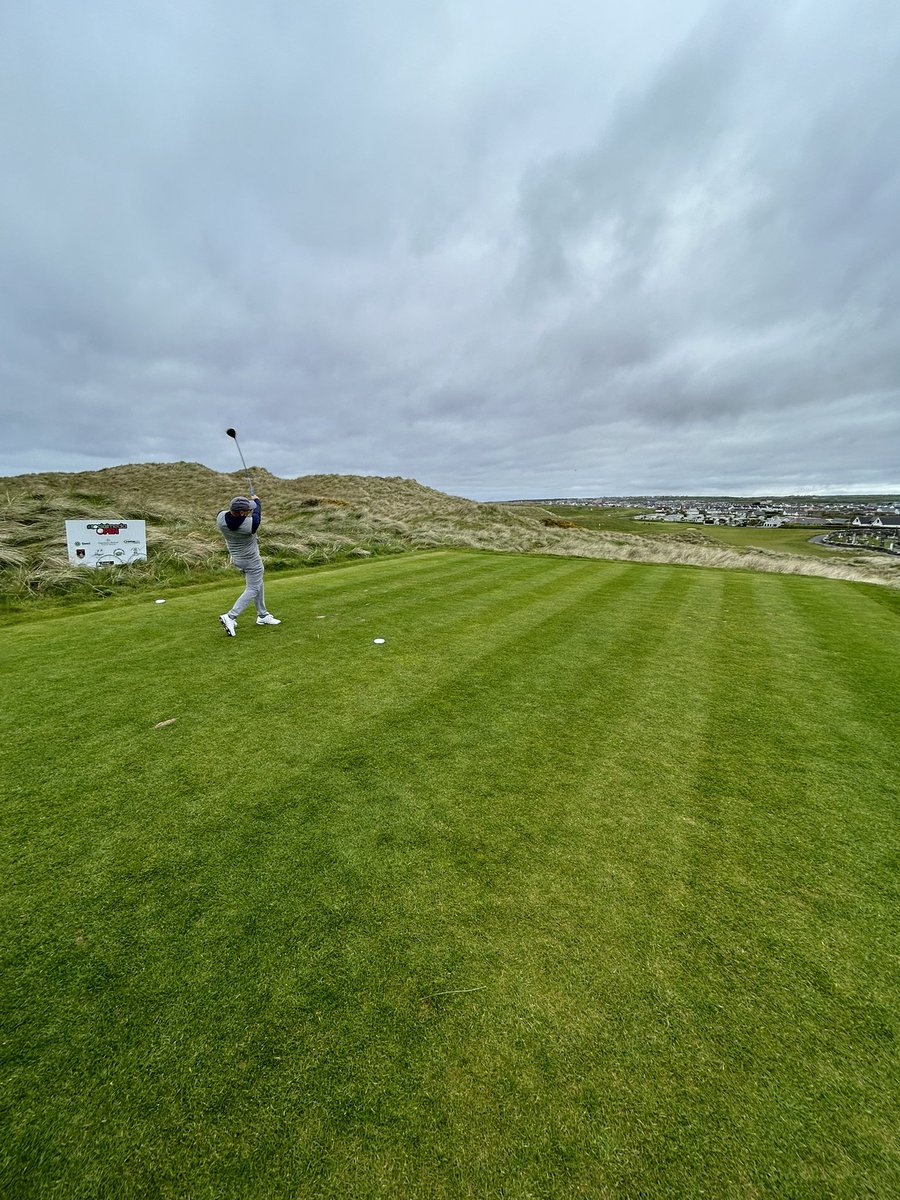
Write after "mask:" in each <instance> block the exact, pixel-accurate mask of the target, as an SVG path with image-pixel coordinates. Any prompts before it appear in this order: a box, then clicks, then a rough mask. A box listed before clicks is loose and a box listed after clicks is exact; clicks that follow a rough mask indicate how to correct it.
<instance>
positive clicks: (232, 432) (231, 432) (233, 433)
mask: <svg viewBox="0 0 900 1200" xmlns="http://www.w3.org/2000/svg"><path fill="white" fill-rule="evenodd" d="M225 432H226V433H227V434H228V436H229V437H233V438H234V440H235V441H237V430H236V429H226V430H225Z"/></svg>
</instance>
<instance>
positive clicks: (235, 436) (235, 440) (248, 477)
mask: <svg viewBox="0 0 900 1200" xmlns="http://www.w3.org/2000/svg"><path fill="white" fill-rule="evenodd" d="M234 444H235V445H236V446H237V452H238V454H240V455H241V463H242V465H243V467H244V470H245V471H247V464H246V463H245V462H244V455H243V454H242V453H241V443H240V442H239V441H238V440H237V434H235V435H234ZM247 486H248V487H249V488H250V495H251V496H252V495H253V480H252V479H251V478H250V472H249V471H247Z"/></svg>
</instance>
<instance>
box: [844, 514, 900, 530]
mask: <svg viewBox="0 0 900 1200" xmlns="http://www.w3.org/2000/svg"><path fill="white" fill-rule="evenodd" d="M850 524H851V525H852V526H853V527H854V528H855V529H900V513H892V512H881V513H873V514H872V515H871V516H866V517H860V516H855V517H854V518H853V520H852V521H851V522H850Z"/></svg>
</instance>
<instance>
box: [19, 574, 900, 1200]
mask: <svg viewBox="0 0 900 1200" xmlns="http://www.w3.org/2000/svg"><path fill="white" fill-rule="evenodd" d="M234 590H235V584H234V580H229V581H228V582H227V585H226V584H224V583H223V584H222V585H214V586H211V587H206V588H201V589H196V590H194V591H192V592H189V593H188V592H180V593H179V592H172V593H170V594H169V596H168V599H167V603H166V604H165V605H159V606H157V605H154V604H153V603H152V597H151V596H145V597H143V598H140V597H137V596H135V597H132V598H130V599H128V600H127V601H126V602H124V603H121V604H113V603H109V602H107V603H104V604H102V605H99V606H97V607H96V608H94V609H93V610H89V611H77V612H75V611H71V612H68V613H65V612H63V611H57V612H56V613H52V614H48V615H43V614H42V615H40V616H39V617H38V618H36V619H34V620H33V621H31V622H28V623H25V622H20V623H18V624H16V625H10V626H8V627H7V628H5V629H2V630H0V656H2V659H3V662H4V671H5V683H6V688H7V692H6V694H7V695H8V696H9V697H11V698H12V700H13V702H12V703H9V704H7V706H6V707H5V709H4V714H3V722H4V727H3V729H2V735H3V745H4V748H5V750H4V758H3V780H2V785H3V794H4V797H5V805H4V818H5V828H4V831H3V832H4V835H3V839H2V843H0V844H2V846H3V855H4V861H3V872H2V876H0V877H2V879H3V881H4V883H3V910H2V911H3V919H4V923H5V930H4V934H5V936H4V938H3V945H4V947H5V962H4V988H3V992H2V996H3V1006H4V1007H3V1018H4V1035H3V1054H4V1067H3V1101H4V1106H5V1107H4V1113H3V1121H4V1136H3V1137H2V1139H0V1193H2V1194H3V1195H9V1196H11V1197H17V1198H20V1197H21V1198H23V1200H27V1198H30V1197H41V1198H44V1197H60V1198H61V1197H65V1198H69V1197H72V1198H74V1197H78V1198H81V1197H85V1198H87V1197H90V1198H92V1200H95V1198H96V1200H101V1198H102V1200H106V1198H109V1200H112V1198H115V1200H130V1198H135V1200H136V1198H138V1197H141V1198H143V1197H149V1196H152V1197H159V1198H160V1200H163V1198H169V1197H172V1198H175V1197H179V1198H180V1197H186V1196H189V1197H192V1198H203V1200H213V1198H215V1200H229V1198H242V1200H243V1198H254V1200H256V1198H259V1200H262V1198H269V1197H281V1196H285V1197H287V1196H289V1197H291V1198H292V1200H303V1198H306V1197H315V1198H324V1197H346V1198H350V1200H357V1198H358V1200H368V1198H374V1197H391V1198H394V1197H422V1198H423V1200H424V1198H429V1200H430V1198H438V1200H465V1198H468V1197H472V1198H475V1197H478V1198H479V1200H480V1198H482V1197H515V1198H517V1200H525V1198H526V1197H541V1198H547V1200H551V1198H553V1200H556V1198H559V1197H565V1198H568V1197H573V1198H574V1197H579V1198H581V1197H589V1198H591V1200H594V1198H595V1197H596V1198H604V1197H610V1198H616V1200H618V1198H621V1197H625V1198H635V1200H637V1198H644V1197H657V1196H659V1197H670V1196H671V1197H675V1196H677V1197H698V1198H699V1197H715V1198H717V1200H718V1198H722V1200H727V1198H730V1197H735V1198H737V1197H741V1198H744V1197H810V1198H815V1200H820V1198H828V1197H846V1198H847V1200H851V1198H853V1200H856V1198H857V1197H861V1196H873V1197H887V1196H893V1195H897V1194H900V1157H898V1141H897V1137H898V1135H897V1131H898V1129H900V1086H898V1085H900V1073H898V1056H897V1044H898V1043H897V1035H898V1032H900V1030H898V1016H897V1014H898V1012H900V994H898V993H900V976H898V972H897V969H896V967H897V954H898V934H897V929H898V925H897V920H896V916H897V879H898V876H897V861H898V841H900V839H898V822H897V796H898V793H900V787H898V784H900V778H898V776H900V766H898V761H897V756H896V753H895V750H894V746H893V742H892V740H891V737H890V723H889V721H888V720H887V714H888V712H889V710H890V698H891V697H892V696H896V694H897V689H898V685H900V667H898V663H900V654H898V651H900V632H898V631H900V611H898V602H897V601H898V597H897V595H896V593H895V592H894V591H892V590H889V589H885V588H874V587H866V586H860V585H856V584H847V583H841V582H836V581H833V580H827V579H821V578H802V577H798V576H791V575H763V574H757V573H752V572H740V571H716V570H697V569H693V568H684V567H674V566H671V567H670V566H647V565H639V564H631V563H625V562H619V563H602V562H596V561H587V560H582V559H572V558H563V557H555V558H554V557H543V558H542V557H536V556H531V557H522V556H519V557H517V556H514V555H502V554H501V555H498V554H478V553H472V552H451V551H444V552H433V553H430V554H426V555H405V556H402V557H395V558H381V559H378V558H375V559H372V560H370V561H367V562H362V563H359V564H357V565H355V566H353V567H346V568H344V569H342V570H328V571H323V572H307V573H305V574H302V575H296V574H295V575H282V576H280V577H279V576H277V575H276V576H273V577H271V578H270V579H269V581H268V583H267V592H268V598H269V602H270V607H271V608H272V610H273V611H274V612H275V613H276V614H277V615H279V616H280V617H282V618H283V621H284V623H283V624H282V625H281V626H280V627H278V628H274V629H273V628H258V627H256V626H255V624H253V622H252V620H248V619H247V618H242V619H241V621H240V622H239V627H238V628H239V633H238V637H237V638H236V639H233V640H229V639H226V638H225V637H224V635H223V634H222V631H221V628H220V627H219V625H218V623H217V620H216V617H217V614H218V613H219V612H221V611H224V609H225V606H226V605H227V603H228V602H229V601H230V599H231V598H232V597H233V594H234ZM376 637H383V638H385V642H384V644H383V645H375V644H374V642H373V639H374V638H376ZM163 722H170V723H168V724H165V725H163V724H162V723H163ZM157 726H161V727H160V728H157Z"/></svg>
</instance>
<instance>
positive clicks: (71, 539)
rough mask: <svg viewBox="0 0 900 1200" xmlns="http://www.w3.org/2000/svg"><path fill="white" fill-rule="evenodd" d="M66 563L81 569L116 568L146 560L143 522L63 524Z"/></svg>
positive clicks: (72, 522) (81, 522)
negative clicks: (120, 565) (67, 550)
mask: <svg viewBox="0 0 900 1200" xmlns="http://www.w3.org/2000/svg"><path fill="white" fill-rule="evenodd" d="M66 541H67V542H68V544H69V562H70V563H74V564H75V565H76V566H81V567H107V566H110V565H112V566H117V565H119V564H120V563H130V562H139V561H143V560H144V559H146V557H147V525H146V522H145V521H66Z"/></svg>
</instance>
